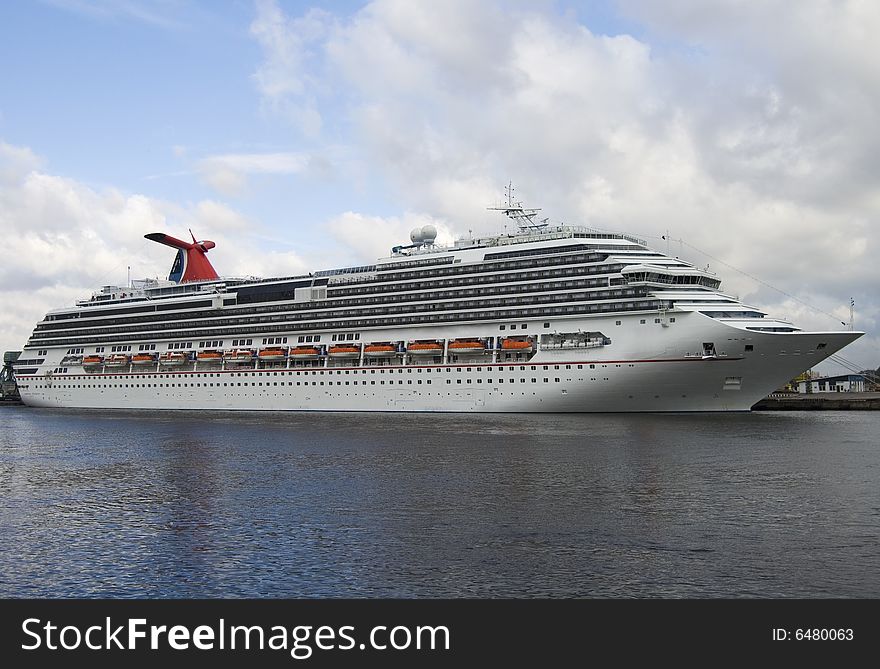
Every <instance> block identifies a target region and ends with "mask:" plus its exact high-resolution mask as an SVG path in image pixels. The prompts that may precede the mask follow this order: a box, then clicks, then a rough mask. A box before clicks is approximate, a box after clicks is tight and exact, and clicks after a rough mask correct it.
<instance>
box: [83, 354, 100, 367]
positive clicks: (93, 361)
mask: <svg viewBox="0 0 880 669" xmlns="http://www.w3.org/2000/svg"><path fill="white" fill-rule="evenodd" d="M82 364H83V367H100V366H101V365H103V364H104V356H101V355H87V356H86V357H85V358H83V362H82Z"/></svg>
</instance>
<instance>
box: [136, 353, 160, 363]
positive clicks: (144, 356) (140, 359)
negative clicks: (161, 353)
mask: <svg viewBox="0 0 880 669" xmlns="http://www.w3.org/2000/svg"><path fill="white" fill-rule="evenodd" d="M155 362H156V356H155V354H153V353H136V354H135V355H133V356H132V358H131V364H132V365H152V364H155Z"/></svg>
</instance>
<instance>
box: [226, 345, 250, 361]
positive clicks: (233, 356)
mask: <svg viewBox="0 0 880 669" xmlns="http://www.w3.org/2000/svg"><path fill="white" fill-rule="evenodd" d="M223 359H224V360H225V361H226V362H250V361H251V360H253V359H254V352H253V351H252V350H251V349H249V348H239V349H235V350H234V351H226V353H224V354H223Z"/></svg>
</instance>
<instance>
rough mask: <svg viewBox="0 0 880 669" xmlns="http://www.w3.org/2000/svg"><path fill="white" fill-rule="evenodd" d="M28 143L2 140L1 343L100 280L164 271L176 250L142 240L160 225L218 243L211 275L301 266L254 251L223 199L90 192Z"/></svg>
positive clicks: (286, 271) (22, 336) (13, 343)
mask: <svg viewBox="0 0 880 669" xmlns="http://www.w3.org/2000/svg"><path fill="white" fill-rule="evenodd" d="M42 163H43V161H42V160H41V159H40V158H39V157H38V156H36V155H35V154H34V153H33V152H32V151H31V150H30V149H28V148H26V147H18V146H11V145H9V144H4V143H0V175H2V178H0V235H2V237H3V240H4V254H5V255H4V262H3V264H2V265H0V304H2V308H0V311H2V313H3V319H2V322H0V349H2V350H18V349H20V348H21V346H22V345H23V344H24V343H25V341H26V340H27V338H28V336H29V335H30V333H31V331H32V330H33V326H34V324H35V323H36V322H38V321H39V320H41V319H42V318H43V316H44V315H45V313H46V312H47V311H48V310H49V309H51V308H56V307H63V306H70V305H72V304H73V303H74V302H75V301H76V300H78V299H83V298H86V297H88V296H89V295H90V294H91V293H92V291H94V290H95V289H97V288H99V287H100V286H102V285H108V284H116V285H124V284H125V282H126V280H127V276H128V268H129V267H130V268H131V276H132V278H142V277H160V278H165V277H166V276H167V274H168V270H169V269H170V267H171V263H172V261H173V259H174V253H173V251H171V250H170V249H168V248H167V247H164V246H161V245H159V244H155V243H153V242H151V241H148V240H146V239H144V237H143V236H144V234H146V233H148V232H168V233H169V234H172V235H175V236H178V237H181V238H186V237H188V234H189V233H188V232H187V230H188V229H190V228H191V229H192V231H193V233H194V234H195V235H197V236H198V238H200V239H203V238H206V237H207V238H209V239H211V240H212V241H215V242H216V243H217V247H216V248H215V249H214V250H212V251H211V255H210V258H211V261H212V263H213V265H214V266H215V268H216V269H217V271H218V273H220V274H221V275H224V276H230V275H241V276H245V275H266V276H273V275H290V274H296V273H301V272H303V271H306V265H305V262H304V261H303V260H302V259H301V258H300V257H299V256H298V255H297V254H295V253H293V252H289V251H288V252H285V251H270V252H268V253H266V252H264V251H262V250H261V249H260V248H259V245H258V244H257V241H256V239H255V238H254V237H253V236H252V235H251V234H250V233H251V231H253V230H254V229H255V228H256V227H257V226H256V224H255V223H254V222H253V221H250V220H249V219H247V218H246V217H245V216H243V215H242V214H241V213H239V212H237V211H235V210H234V209H232V208H230V207H229V206H227V205H226V204H224V203H222V202H218V201H215V200H203V201H200V202H197V203H193V204H183V205H181V204H177V203H173V202H167V201H163V200H157V199H154V198H150V197H147V196H145V195H139V194H126V193H122V192H120V191H118V190H114V189H106V190H103V191H97V190H95V189H93V188H90V187H89V186H86V185H84V184H82V183H80V182H78V181H76V180H74V179H68V178H64V177H60V176H57V175H52V174H48V173H46V172H44V171H40V170H39V169H38V168H39V167H40V166H41V165H42Z"/></svg>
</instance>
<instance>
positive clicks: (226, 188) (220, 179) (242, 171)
mask: <svg viewBox="0 0 880 669" xmlns="http://www.w3.org/2000/svg"><path fill="white" fill-rule="evenodd" d="M309 164H310V159H309V157H308V156H306V155H304V154H299V153H237V154H225V155H217V156H209V157H207V158H203V159H202V160H200V161H199V162H198V167H197V171H198V173H199V175H200V177H201V179H202V181H203V182H205V183H206V184H207V185H208V186H210V187H211V188H213V189H214V190H216V191H217V192H218V193H221V194H223V195H227V196H238V195H241V194H243V193H244V192H245V190H246V188H247V176H248V175H249V174H300V173H302V172H304V171H305V170H306V169H307V168H308V167H309Z"/></svg>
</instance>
